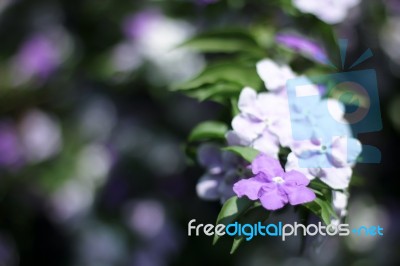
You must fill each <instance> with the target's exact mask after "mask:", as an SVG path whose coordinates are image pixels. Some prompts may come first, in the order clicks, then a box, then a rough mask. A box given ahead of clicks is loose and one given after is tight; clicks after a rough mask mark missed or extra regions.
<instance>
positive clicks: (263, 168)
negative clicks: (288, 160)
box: [251, 153, 284, 178]
mask: <svg viewBox="0 0 400 266" xmlns="http://www.w3.org/2000/svg"><path fill="white" fill-rule="evenodd" d="M251 170H252V171H253V174H258V173H264V174H265V175H266V177H267V178H273V177H276V176H282V175H283V174H284V171H283V168H282V166H281V164H280V162H279V161H278V160H277V159H274V158H272V157H270V156H268V155H266V154H263V153H260V154H259V155H258V156H257V157H256V158H255V159H254V160H253V162H252V163H251Z"/></svg>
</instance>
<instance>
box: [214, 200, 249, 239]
mask: <svg viewBox="0 0 400 266" xmlns="http://www.w3.org/2000/svg"><path fill="white" fill-rule="evenodd" d="M253 203H254V202H252V201H250V200H249V199H247V198H245V197H243V198H238V197H236V196H234V197H232V198H230V199H228V200H227V201H226V202H225V203H224V205H223V206H222V209H221V211H220V212H219V214H218V218H217V222H216V224H217V225H218V224H225V225H228V224H230V223H232V222H234V221H236V219H238V218H239V217H240V215H241V214H243V213H244V212H245V211H246V210H247V209H249V208H250V207H251V206H252V204H253ZM219 238H220V236H218V235H217V234H215V235H214V241H213V244H214V245H215V244H216V243H217V241H218V239H219Z"/></svg>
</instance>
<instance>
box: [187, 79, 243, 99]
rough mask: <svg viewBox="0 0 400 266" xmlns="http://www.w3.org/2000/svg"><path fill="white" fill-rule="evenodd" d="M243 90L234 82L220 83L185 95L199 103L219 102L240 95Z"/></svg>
mask: <svg viewBox="0 0 400 266" xmlns="http://www.w3.org/2000/svg"><path fill="white" fill-rule="evenodd" d="M242 88H243V87H242V86H241V85H239V84H237V83H234V82H219V83H216V84H206V85H204V86H201V87H199V88H197V89H195V90H190V91H187V92H185V94H186V95H187V96H189V97H192V98H196V99H198V100H199V101H204V100H207V99H211V100H217V99H219V98H229V97H231V96H236V95H239V93H240V91H241V90H242Z"/></svg>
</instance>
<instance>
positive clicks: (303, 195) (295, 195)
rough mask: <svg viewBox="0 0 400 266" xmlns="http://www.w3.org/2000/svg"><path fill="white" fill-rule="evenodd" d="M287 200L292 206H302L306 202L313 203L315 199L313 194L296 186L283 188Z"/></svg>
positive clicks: (309, 190)
mask: <svg viewBox="0 0 400 266" xmlns="http://www.w3.org/2000/svg"><path fill="white" fill-rule="evenodd" d="M283 187H284V188H285V191H286V193H287V196H288V198H289V203H290V204H292V205H298V204H303V203H306V202H310V201H313V200H314V199H315V197H316V196H315V193H314V192H313V191H312V190H311V189H309V188H307V187H304V186H296V187H291V188H290V189H287V188H288V187H287V186H285V185H284V186H283Z"/></svg>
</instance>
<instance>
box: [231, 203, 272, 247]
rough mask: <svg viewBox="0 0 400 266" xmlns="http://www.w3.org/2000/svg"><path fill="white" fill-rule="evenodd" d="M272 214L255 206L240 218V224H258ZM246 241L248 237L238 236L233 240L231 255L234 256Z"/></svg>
mask: <svg viewBox="0 0 400 266" xmlns="http://www.w3.org/2000/svg"><path fill="white" fill-rule="evenodd" d="M269 214H270V212H269V211H267V210H266V209H264V208H263V207H262V206H260V205H259V204H257V205H255V207H254V208H250V209H248V210H247V211H246V213H245V214H244V215H242V216H241V217H240V218H239V221H238V222H239V223H240V224H254V223H257V222H264V221H266V220H267V219H268V217H269ZM245 239H246V236H243V235H241V236H236V237H235V238H234V239H233V243H232V247H231V251H230V253H231V254H233V253H235V251H236V250H237V249H238V247H239V246H240V244H241V243H242V242H243V241H244V240H245Z"/></svg>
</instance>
